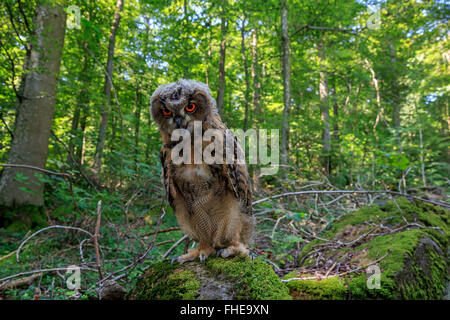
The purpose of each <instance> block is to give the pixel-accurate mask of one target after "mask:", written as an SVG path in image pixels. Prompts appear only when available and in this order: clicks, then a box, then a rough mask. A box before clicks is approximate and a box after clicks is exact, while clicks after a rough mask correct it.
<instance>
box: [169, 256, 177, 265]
mask: <svg viewBox="0 0 450 320" xmlns="http://www.w3.org/2000/svg"><path fill="white" fill-rule="evenodd" d="M175 260H176V261H178V257H173V258H172V260H170V264H171V265H173V262H174V261H175Z"/></svg>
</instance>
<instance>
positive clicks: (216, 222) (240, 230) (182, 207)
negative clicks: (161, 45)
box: [150, 80, 255, 263]
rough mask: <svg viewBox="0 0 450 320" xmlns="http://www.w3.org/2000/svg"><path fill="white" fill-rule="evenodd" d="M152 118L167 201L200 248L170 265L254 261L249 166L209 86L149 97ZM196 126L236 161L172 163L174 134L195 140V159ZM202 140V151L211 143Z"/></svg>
mask: <svg viewBox="0 0 450 320" xmlns="http://www.w3.org/2000/svg"><path fill="white" fill-rule="evenodd" d="M150 112H151V114H152V117H153V119H154V121H155V122H156V124H157V125H158V128H159V131H160V133H161V139H162V148H161V153H160V159H161V164H162V180H163V184H164V187H165V192H166V196H167V198H168V201H169V204H170V206H171V207H172V208H173V209H174V213H175V216H176V218H177V222H178V224H179V226H180V228H181V230H182V231H183V233H184V234H186V235H187V236H188V237H190V238H191V239H193V240H194V241H195V242H197V243H198V245H197V247H196V248H191V249H189V250H188V252H187V253H186V254H184V255H181V256H179V257H176V258H174V259H172V263H173V262H174V260H176V261H178V262H179V263H184V262H186V261H192V260H194V259H197V258H198V259H200V261H201V262H204V261H205V259H207V258H208V256H210V255H211V254H217V256H221V257H223V258H226V257H228V256H236V255H241V256H250V257H252V258H253V254H252V252H251V251H250V250H249V244H250V242H251V239H252V234H253V229H254V225H255V223H254V217H253V215H252V191H251V190H252V189H251V186H250V179H249V175H248V171H247V167H246V164H245V161H244V162H238V161H236V160H237V159H238V156H239V153H240V154H241V155H242V154H243V151H242V148H241V146H240V145H239V143H238V141H237V139H236V138H235V137H234V136H233V135H232V133H231V131H230V130H228V129H227V127H226V125H225V124H224V123H223V122H222V119H221V118H220V115H219V113H218V111H217V108H216V102H215V100H214V98H213V97H212V96H211V93H210V90H209V88H208V86H207V85H206V84H203V83H201V82H198V81H192V80H180V81H177V82H173V83H169V84H167V85H163V86H161V87H159V88H158V89H156V91H155V92H154V93H153V95H152V97H151V106H150ZM194 123H196V125H197V128H201V133H202V134H203V133H205V132H206V131H207V130H208V129H215V132H219V133H220V134H219V135H218V136H215V138H214V139H219V140H222V143H223V145H224V146H225V147H226V146H229V145H231V146H232V147H231V148H228V150H231V153H233V154H232V156H234V157H232V159H234V161H230V160H229V159H230V158H229V156H228V155H227V156H226V152H225V149H221V150H215V151H214V152H216V154H215V156H217V155H219V157H223V161H215V162H213V163H211V162H206V161H203V160H202V161H200V162H199V161H194V156H192V157H191V161H190V162H189V161H184V162H182V163H179V162H176V161H173V160H174V159H173V158H174V154H175V155H177V152H174V148H175V146H176V145H177V144H178V143H179V142H178V141H172V140H174V139H172V134H174V133H175V132H176V131H175V130H176V129H184V130H185V132H187V134H188V135H191V139H190V141H191V142H190V143H191V144H192V148H191V153H192V155H193V153H194V152H195V146H194V144H195V139H194V138H196V139H197V143H198V139H199V138H198V137H193V133H194V128H195V126H194ZM227 135H228V138H227ZM230 135H231V138H232V141H233V142H234V143H232V144H230V143H229V141H230V140H229V137H230ZM200 139H201V142H200V145H199V144H197V145H196V146H197V149H198V148H199V146H200V148H201V149H202V150H200V151H203V150H204V149H205V148H206V147H207V146H208V145H209V143H211V141H210V142H208V141H206V140H207V139H206V140H205V139H202V138H201V137H200ZM175 140H176V139H175ZM187 141H189V140H187ZM212 141H214V140H212ZM220 159H222V158H220Z"/></svg>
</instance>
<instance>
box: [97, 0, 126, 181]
mask: <svg viewBox="0 0 450 320" xmlns="http://www.w3.org/2000/svg"><path fill="white" fill-rule="evenodd" d="M123 1H124V0H117V3H116V10H115V12H114V19H113V24H112V26H111V33H110V35H109V46H108V61H107V63H106V75H105V84H104V87H103V93H104V95H105V100H104V104H103V106H102V113H101V119H100V127H99V131H98V139H97V148H96V151H95V158H94V165H93V169H94V170H95V171H96V172H97V175H98V176H99V177H100V171H101V166H102V157H103V149H104V147H105V141H106V131H107V129H108V118H109V111H110V104H111V87H112V76H113V67H114V65H113V59H114V49H115V45H116V35H117V31H118V30H119V25H120V14H121V12H122V9H123Z"/></svg>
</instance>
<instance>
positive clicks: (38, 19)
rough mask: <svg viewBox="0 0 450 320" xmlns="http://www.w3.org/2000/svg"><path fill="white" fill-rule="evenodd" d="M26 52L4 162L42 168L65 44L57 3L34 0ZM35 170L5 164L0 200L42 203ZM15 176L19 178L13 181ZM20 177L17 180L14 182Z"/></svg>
mask: <svg viewBox="0 0 450 320" xmlns="http://www.w3.org/2000/svg"><path fill="white" fill-rule="evenodd" d="M34 26H35V30H34V32H33V35H32V38H31V39H32V40H31V42H30V43H31V51H30V55H29V57H28V59H27V60H26V62H25V73H24V76H23V78H22V84H21V88H22V95H23V99H22V101H21V102H18V104H17V112H16V120H15V128H14V139H13V141H12V143H11V150H10V152H9V157H8V163H10V164H23V165H29V166H35V167H39V168H43V167H45V163H46V162H47V155H48V143H49V137H50V132H51V126H52V119H53V113H54V110H55V99H56V85H57V81H58V79H57V76H58V73H59V69H60V65H61V56H62V48H63V44H64V35H65V26H66V13H65V11H64V8H62V7H61V6H59V5H56V6H52V5H50V4H49V3H48V2H44V3H38V4H37V7H36V11H35V16H34ZM35 173H37V172H36V171H34V170H30V169H25V168H8V167H6V168H5V169H4V170H3V172H2V177H1V180H0V204H2V205H5V206H9V207H10V206H20V205H35V206H42V205H43V204H44V196H43V191H44V184H43V183H42V182H40V181H39V179H38V178H37V177H36V176H35ZM17 176H22V178H20V179H16V177H17ZM19 180H20V181H19Z"/></svg>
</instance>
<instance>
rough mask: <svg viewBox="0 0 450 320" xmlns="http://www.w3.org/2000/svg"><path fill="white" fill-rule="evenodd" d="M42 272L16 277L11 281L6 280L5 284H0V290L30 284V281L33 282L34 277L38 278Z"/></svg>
mask: <svg viewBox="0 0 450 320" xmlns="http://www.w3.org/2000/svg"><path fill="white" fill-rule="evenodd" d="M42 274H43V273H42V272H38V273H35V274H32V275H31V276H28V277H24V278H20V279H16V280H14V281H11V282H7V283H6V284H5V285H2V286H1V290H8V289H14V288H20V287H23V286H25V285H27V284H30V283H31V282H33V281H34V280H35V279H37V278H39V277H40V276H42Z"/></svg>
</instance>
